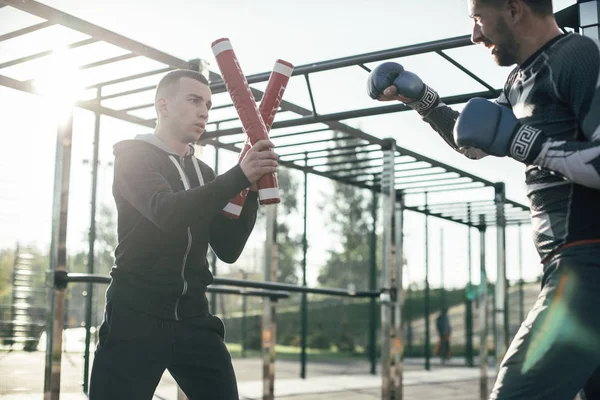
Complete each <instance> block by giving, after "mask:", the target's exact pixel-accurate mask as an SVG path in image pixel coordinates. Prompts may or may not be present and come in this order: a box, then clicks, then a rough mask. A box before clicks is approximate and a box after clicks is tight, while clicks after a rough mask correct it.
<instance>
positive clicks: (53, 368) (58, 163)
mask: <svg viewBox="0 0 600 400" xmlns="http://www.w3.org/2000/svg"><path fill="white" fill-rule="evenodd" d="M72 139H73V112H72V111H71V113H70V114H69V116H68V118H67V120H66V122H64V123H61V124H60V125H59V127H58V133H57V143H56V160H55V174H54V178H55V181H54V204H53V218H52V219H53V220H52V242H51V249H50V254H51V259H50V265H51V268H52V270H51V273H50V283H51V284H52V285H53V287H52V289H51V291H52V294H51V295H50V303H49V306H50V312H49V313H48V314H49V316H48V318H49V320H48V324H47V326H48V329H47V330H46V332H47V342H46V371H45V379H44V399H45V400H58V399H59V397H60V374H61V360H62V333H63V328H64V317H65V288H66V285H67V221H68V219H67V218H68V211H69V181H70V177H71V148H72Z"/></svg>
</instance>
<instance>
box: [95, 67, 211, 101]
mask: <svg viewBox="0 0 600 400" xmlns="http://www.w3.org/2000/svg"><path fill="white" fill-rule="evenodd" d="M172 69H173V68H171V67H167V68H160V69H155V70H152V71H147V72H142V73H140V74H134V75H129V76H125V77H123V78H118V79H111V80H110V81H104V82H100V83H95V84H93V85H90V86H87V87H86V88H85V89H96V88H99V87H105V86H110V85H116V84H117V83H123V82H127V81H132V80H135V79H141V78H146V77H148V76H152V75H158V74H163V73H165V72H169V71H171V70H172ZM214 109H215V108H214V107H213V110H214Z"/></svg>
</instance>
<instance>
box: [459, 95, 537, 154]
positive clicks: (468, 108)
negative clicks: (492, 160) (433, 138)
mask: <svg viewBox="0 0 600 400" xmlns="http://www.w3.org/2000/svg"><path fill="white" fill-rule="evenodd" d="M545 139H546V138H545V136H544V135H543V134H542V131H541V130H539V129H537V128H534V127H532V126H530V125H523V124H521V123H520V122H519V120H518V119H517V117H515V115H514V114H513V112H512V110H511V109H510V108H508V107H505V106H502V105H499V104H497V103H494V102H492V101H489V100H486V99H482V98H477V97H476V98H473V99H471V100H469V101H468V102H467V104H466V105H465V108H464V109H463V111H462V112H461V113H460V115H459V116H458V119H457V120H456V124H455V125H454V140H455V142H456V144H457V145H459V146H460V147H474V148H477V149H480V150H483V151H485V152H486V153H488V154H491V155H494V156H498V157H505V156H509V157H512V158H514V159H515V160H517V161H521V162H524V163H526V164H531V163H532V162H533V160H535V158H536V157H537V156H538V155H539V154H540V151H541V150H542V144H543V143H544V141H545Z"/></svg>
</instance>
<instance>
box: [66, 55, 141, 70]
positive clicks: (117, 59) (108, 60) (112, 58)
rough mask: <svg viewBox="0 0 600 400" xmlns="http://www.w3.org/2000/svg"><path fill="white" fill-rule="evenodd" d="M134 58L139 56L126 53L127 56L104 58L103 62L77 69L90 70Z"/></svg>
mask: <svg viewBox="0 0 600 400" xmlns="http://www.w3.org/2000/svg"><path fill="white" fill-rule="evenodd" d="M135 57H139V55H137V54H135V53H127V54H122V55H120V56H115V57H111V58H106V59H104V60H100V61H95V62H93V63H89V64H85V65H82V66H80V67H78V68H79V69H80V70H85V69H92V68H96V67H100V66H102V65H106V64H111V63H114V62H119V61H125V60H129V59H130V58H135Z"/></svg>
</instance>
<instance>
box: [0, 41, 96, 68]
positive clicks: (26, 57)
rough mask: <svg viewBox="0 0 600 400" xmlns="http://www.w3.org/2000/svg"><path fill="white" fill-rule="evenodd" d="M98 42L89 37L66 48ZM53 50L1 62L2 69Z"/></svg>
mask: <svg viewBox="0 0 600 400" xmlns="http://www.w3.org/2000/svg"><path fill="white" fill-rule="evenodd" d="M96 42H98V40H97V39H94V38H89V39H85V40H81V41H79V42H75V43H71V44H69V45H67V46H66V48H67V49H75V48H77V47H83V46H87V45H88V44H92V43H96ZM53 52H54V50H46V51H42V52H40V53H36V54H32V55H29V56H25V57H21V58H17V59H14V60H10V61H6V62H4V63H2V64H0V69H3V68H8V67H12V66H13V65H17V64H22V63H25V62H28V61H33V60H37V59H38V58H43V57H46V56H49V55H51V54H52V53H53Z"/></svg>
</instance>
